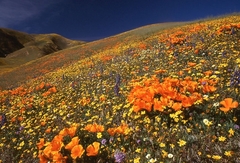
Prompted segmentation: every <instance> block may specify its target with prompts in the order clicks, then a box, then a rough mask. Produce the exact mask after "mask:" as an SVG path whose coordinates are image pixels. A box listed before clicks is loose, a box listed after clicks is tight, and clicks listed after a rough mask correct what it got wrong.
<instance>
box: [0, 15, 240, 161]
mask: <svg viewBox="0 0 240 163" xmlns="http://www.w3.org/2000/svg"><path fill="white" fill-rule="evenodd" d="M133 38H134V37H129V38H128V37H127V36H125V37H124V38H123V37H122V38H121V37H112V38H111V39H106V40H102V41H98V42H95V43H92V49H88V50H86V48H85V50H84V53H83V52H81V50H82V49H84V48H83V46H85V45H83V46H79V47H78V48H72V49H70V50H65V51H63V52H62V54H61V55H59V56H58V55H55V56H54V57H51V55H50V56H47V57H48V62H45V63H42V62H41V63H42V64H34V65H35V66H34V67H32V75H33V76H34V78H33V77H29V79H26V80H25V82H21V83H18V84H17V85H16V86H15V87H12V88H11V89H9V88H8V89H7V88H3V89H2V90H1V91H0V97H1V98H0V162H3V163H11V162H14V163H15V162H22V163H34V162H40V163H48V162H53V163H64V162H67V163H71V162H73V163H78V162H79V163H106V162H108V163H128V162H130V163H131V162H132V163H155V162H156V163H183V162H185V163H200V162H201V163H203V162H221V163H229V162H233V163H234V162H236V163H237V162H240V105H239V102H240V94H239V91H240V57H239V56H240V15H239V14H236V15H229V16H224V17H221V18H215V19H209V20H204V21H196V22H193V23H187V24H185V25H179V26H176V27H171V28H167V29H161V30H159V31H155V32H152V33H151V32H150V33H148V34H147V35H144V36H142V37H135V39H133ZM108 43H109V44H108ZM103 45H104V46H103ZM107 45H108V46H107ZM81 47H82V49H81ZM93 47H95V48H96V49H94V48H93ZM67 52H68V53H69V54H67ZM73 53H74V55H72V54H73ZM78 54H79V56H78V57H77V58H78V59H76V60H72V61H71V62H68V63H66V64H64V65H60V64H59V63H60V61H64V60H65V59H66V58H71V57H73V56H77V55H78ZM34 69H35V70H34ZM40 70H41V71H40ZM21 71H22V72H25V71H26V72H27V70H24V66H23V67H22V69H21ZM37 72H41V73H37ZM24 74H25V75H26V74H27V73H21V75H24ZM14 76H15V78H17V75H14ZM13 78H14V77H13ZM19 78H22V77H20V76H19ZM1 80H5V81H6V78H3V76H2V79H1Z"/></svg>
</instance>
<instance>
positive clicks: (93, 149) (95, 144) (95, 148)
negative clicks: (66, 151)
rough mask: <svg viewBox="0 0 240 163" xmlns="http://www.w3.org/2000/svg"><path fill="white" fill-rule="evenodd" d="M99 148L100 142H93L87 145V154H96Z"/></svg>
mask: <svg viewBox="0 0 240 163" xmlns="http://www.w3.org/2000/svg"><path fill="white" fill-rule="evenodd" d="M99 148H100V143H99V142H93V143H92V144H90V145H89V146H88V147H87V149H86V150H87V156H96V155H98V151H99Z"/></svg>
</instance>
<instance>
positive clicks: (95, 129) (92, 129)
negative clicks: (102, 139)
mask: <svg viewBox="0 0 240 163" xmlns="http://www.w3.org/2000/svg"><path fill="white" fill-rule="evenodd" d="M84 129H85V130H87V131H89V132H102V131H104V126H102V125H98V124H96V123H94V124H88V125H87V126H86V127H85V128H84Z"/></svg>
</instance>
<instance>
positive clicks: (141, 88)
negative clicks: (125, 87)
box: [128, 76, 216, 112]
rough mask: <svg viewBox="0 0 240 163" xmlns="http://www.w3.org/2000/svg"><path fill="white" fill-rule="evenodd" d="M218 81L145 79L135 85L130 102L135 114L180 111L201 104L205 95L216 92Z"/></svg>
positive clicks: (187, 78) (154, 77) (189, 78)
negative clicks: (160, 80)
mask: <svg viewBox="0 0 240 163" xmlns="http://www.w3.org/2000/svg"><path fill="white" fill-rule="evenodd" d="M215 84H216V81H214V80H212V79H199V81H198V82H197V81H193V80H192V78H191V77H185V78H184V79H176V78H170V77H167V78H164V79H163V82H162V83H160V82H159V79H158V78H157V77H156V76H153V77H152V78H150V79H144V80H143V82H142V84H139V83H138V84H135V86H134V87H133V89H132V90H131V92H130V94H129V96H128V101H129V102H130V103H132V104H133V110H134V112H139V111H141V110H147V111H149V112H150V111H152V109H153V110H154V111H160V112H164V111H165V109H166V108H172V109H173V110H174V111H178V110H180V109H182V108H187V107H190V106H192V105H194V104H195V103H201V102H202V100H203V97H202V94H201V93H198V92H199V91H202V92H203V93H209V92H214V91H215V90H216V88H215V87H214V85H215Z"/></svg>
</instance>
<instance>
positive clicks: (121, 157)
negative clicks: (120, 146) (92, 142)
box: [114, 150, 126, 163]
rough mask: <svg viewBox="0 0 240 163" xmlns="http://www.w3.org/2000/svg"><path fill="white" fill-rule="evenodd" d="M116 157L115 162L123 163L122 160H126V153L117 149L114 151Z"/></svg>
mask: <svg viewBox="0 0 240 163" xmlns="http://www.w3.org/2000/svg"><path fill="white" fill-rule="evenodd" d="M114 158H115V162H117V163H121V162H123V161H124V160H125V158H126V155H125V153H123V152H122V151H120V150H116V151H115V152H114Z"/></svg>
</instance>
